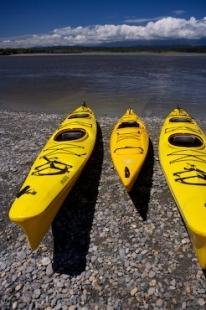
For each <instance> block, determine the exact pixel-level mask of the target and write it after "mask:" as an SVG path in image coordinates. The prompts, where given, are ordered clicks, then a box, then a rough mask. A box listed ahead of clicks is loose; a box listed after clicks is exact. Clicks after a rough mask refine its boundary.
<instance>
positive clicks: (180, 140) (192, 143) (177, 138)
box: [168, 133, 203, 147]
mask: <svg viewBox="0 0 206 310" xmlns="http://www.w3.org/2000/svg"><path fill="white" fill-rule="evenodd" d="M168 140H169V143H170V144H172V145H174V146H182V147H200V146H202V145H203V142H202V139H200V138H199V137H198V136H196V135H192V134H187V133H178V134H174V135H171V136H170V137H169V139H168Z"/></svg>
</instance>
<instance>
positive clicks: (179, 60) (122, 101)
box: [0, 55, 206, 117]
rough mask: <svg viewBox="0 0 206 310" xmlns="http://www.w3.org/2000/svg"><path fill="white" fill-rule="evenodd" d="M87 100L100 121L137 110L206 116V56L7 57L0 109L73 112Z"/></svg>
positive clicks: (2, 60)
mask: <svg viewBox="0 0 206 310" xmlns="http://www.w3.org/2000/svg"><path fill="white" fill-rule="evenodd" d="M82 100H86V102H88V103H89V104H90V105H91V107H93V109H94V110H95V112H96V113H97V115H103V114H109V115H116V116H119V114H121V113H123V112H124V109H125V108H126V107H127V106H129V105H130V106H132V107H133V108H135V109H136V111H137V112H139V113H140V114H141V115H144V116H150V115H159V114H161V115H164V114H165V113H167V112H168V111H169V110H170V109H171V108H172V107H174V106H176V105H181V106H183V107H185V108H187V109H188V111H189V112H190V113H193V114H195V115H197V116H202V117H203V116H205V115H206V56H204V55H203V56H184V55H181V56H165V55H64V56H61V55H60V56H32V57H28V56H18V57H16V56H14V57H13V56H12V57H11V56H10V57H7V56H1V57H0V109H6V110H12V111H46V112H47V111H49V112H69V111H71V109H73V108H74V107H76V106H77V105H79V104H80V103H81V102H82Z"/></svg>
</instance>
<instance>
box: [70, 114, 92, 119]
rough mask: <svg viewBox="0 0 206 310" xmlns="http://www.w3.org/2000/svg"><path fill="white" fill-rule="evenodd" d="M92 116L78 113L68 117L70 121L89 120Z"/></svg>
mask: <svg viewBox="0 0 206 310" xmlns="http://www.w3.org/2000/svg"><path fill="white" fill-rule="evenodd" d="M89 117H90V115H89V114H88V113H79V114H78V113H76V114H72V115H70V116H69V117H68V119H72V118H89Z"/></svg>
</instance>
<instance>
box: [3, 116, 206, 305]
mask: <svg viewBox="0 0 206 310" xmlns="http://www.w3.org/2000/svg"><path fill="white" fill-rule="evenodd" d="M65 116H66V115H63V114H50V113H29V112H8V111H1V113H0V149H1V161H0V208H1V216H0V309H45V310H50V309H55V310H59V309H63V310H66V309H69V310H76V309H81V310H90V309H91V310H93V309H95V310H98V309H105V310H112V309H205V307H206V279H205V274H204V272H203V271H202V270H201V268H200V266H199V265H198V262H197V259H196V256H195V254H194V251H193V249H192V244H191V242H190V239H189V237H188V233H187V230H186V228H185V226H184V223H183V221H182V219H181V216H180V214H179V211H178V208H177V206H176V204H175V202H174V200H173V198H172V196H171V194H170V191H169V188H168V187H167V184H166V180H165V178H164V175H163V172H162V171H161V168H160V164H159V159H158V137H159V131H160V128H161V125H162V121H163V120H162V119H160V118H158V117H145V118H144V121H145V123H146V124H147V127H148V131H149V134H150V149H149V154H148V158H147V160H146V162H145V165H144V167H143V169H142V172H141V174H140V176H139V178H138V180H137V182H136V183H135V186H134V189H133V191H132V192H131V193H130V194H128V193H127V192H126V190H125V189H124V187H123V186H122V184H121V183H120V181H119V179H118V176H117V174H116V172H115V170H114V168H113V165H112V162H111V159H110V153H109V138H110V134H111V130H112V127H113V125H114V123H115V122H116V120H117V118H113V117H107V116H104V117H100V118H98V125H99V130H98V139H97V144H96V147H95V150H94V152H93V154H92V157H91V159H90V160H89V162H88V164H87V166H86V168H85V169H84V171H83V173H82V175H81V177H80V179H79V180H78V182H77V183H76V185H75V186H74V188H73V189H72V191H71V192H70V194H69V195H68V197H67V199H66V200H65V202H64V204H63V205H62V207H61V209H60V211H59V213H58V214H57V216H56V218H55V220H54V222H53V223H52V226H51V228H50V230H49V232H48V233H47V235H46V236H45V238H44V239H43V241H42V243H41V245H40V246H39V248H38V249H37V250H36V251H33V252H32V251H31V249H30V247H29V245H28V243H27V240H26V236H25V235H24V233H23V232H22V230H21V229H20V228H19V227H18V226H16V225H14V224H13V223H11V222H10V221H9V219H8V210H9V208H10V205H11V203H12V201H13V200H14V197H15V195H16V193H17V192H18V190H19V188H20V185H21V183H22V182H23V180H24V178H25V177H26V175H27V173H28V171H29V167H30V166H31V163H32V162H33V160H34V159H35V157H36V155H37V154H38V152H39V151H40V149H41V147H42V146H43V145H44V144H45V142H46V141H47V139H48V137H49V136H50V135H51V133H52V132H53V131H54V130H55V129H56V128H57V126H58V124H59V122H60V121H62V120H63V119H64V117H65ZM197 121H199V120H198V119H197ZM199 124H200V126H201V127H202V128H206V120H203V119H201V120H200V121H199Z"/></svg>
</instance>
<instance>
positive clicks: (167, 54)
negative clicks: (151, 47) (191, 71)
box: [0, 51, 206, 57]
mask: <svg viewBox="0 0 206 310" xmlns="http://www.w3.org/2000/svg"><path fill="white" fill-rule="evenodd" d="M98 55H99V56H107V55H108V56H112V55H113V56H117V55H121V56H123V55H125V56H130V55H131V56H136V55H138V56H147V55H149V56H194V57H195V56H196V57H197V56H206V53H205V52H204V53H196V52H173V51H171V52H166V51H164V52H149V51H148V52H146V51H145V52H82V53H81V52H80V53H22V54H11V55H0V56H12V57H15V56H17V57H18V56H21V57H22V56H28V57H32V56H98Z"/></svg>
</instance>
